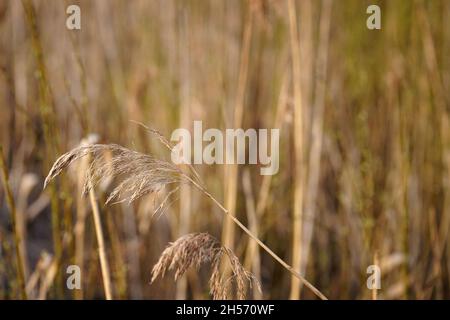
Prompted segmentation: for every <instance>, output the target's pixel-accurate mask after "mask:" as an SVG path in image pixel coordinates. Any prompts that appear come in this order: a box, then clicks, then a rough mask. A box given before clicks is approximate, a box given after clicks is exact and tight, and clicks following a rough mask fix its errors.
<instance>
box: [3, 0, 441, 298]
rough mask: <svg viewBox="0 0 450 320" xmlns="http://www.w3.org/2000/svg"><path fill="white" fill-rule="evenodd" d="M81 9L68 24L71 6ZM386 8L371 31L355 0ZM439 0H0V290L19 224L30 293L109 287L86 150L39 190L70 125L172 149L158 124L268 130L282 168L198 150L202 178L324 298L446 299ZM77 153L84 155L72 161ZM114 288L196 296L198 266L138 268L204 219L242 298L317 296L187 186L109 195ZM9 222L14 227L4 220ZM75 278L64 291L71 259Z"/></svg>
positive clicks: (202, 292)
mask: <svg viewBox="0 0 450 320" xmlns="http://www.w3.org/2000/svg"><path fill="white" fill-rule="evenodd" d="M70 4H78V5H79V6H80V8H81V30H68V29H67V28H66V26H65V23H66V18H67V14H66V8H67V6H68V5H70ZM370 4H377V5H379V6H380V8H381V20H382V29H381V30H369V29H368V28H367V27H366V19H367V17H368V16H369V15H368V14H366V9H367V7H368V6H369V5H370ZM449 21H450V1H445V0H430V1H420V0H390V1H375V0H373V1H364V0H361V1H360V0H339V1H337V0H334V1H330V0H321V1H310V0H302V1H294V2H293V3H291V4H289V2H288V1H284V0H280V1H275V0H272V1H271V0H253V1H244V0H242V1H234V0H231V1H218V0H212V1H199V0H198V1H193V0H192V1H191V0H189V1H172V0H167V1H156V0H154V1H150V0H149V1H142V0H133V1H124V0H120V1H119V0H113V1H105V0H96V1H56V0H51V1H43V0H39V1H29V0H24V1H12V0H1V1H0V67H1V69H0V144H1V145H2V147H3V156H4V159H5V169H6V170H5V171H7V173H8V174H9V185H10V187H11V190H12V194H13V198H14V202H15V208H16V213H17V221H16V228H13V225H12V220H11V214H10V211H11V210H10V206H8V205H7V201H6V200H7V196H6V193H5V188H4V186H3V185H2V187H1V188H0V243H1V246H0V299H14V298H19V297H20V296H21V294H20V290H21V289H20V285H19V284H18V274H17V266H16V261H17V259H16V251H15V241H14V239H15V238H14V234H15V233H16V234H18V235H19V236H20V237H21V238H22V239H23V241H22V245H21V247H22V252H23V257H22V258H23V261H24V262H25V282H26V291H27V293H28V297H29V298H33V299H38V298H39V299H94V298H99V299H102V298H103V297H104V292H103V286H102V281H101V272H100V264H99V260H98V252H97V243H96V238H95V232H94V225H93V219H92V215H91V207H90V204H89V202H88V200H87V199H86V198H84V197H81V185H82V182H83V181H82V179H83V177H84V175H83V174H82V173H83V172H84V171H83V170H84V169H85V165H86V164H85V163H84V164H83V162H79V163H77V164H76V165H74V166H72V168H71V169H70V170H69V171H68V172H66V173H65V174H63V175H62V176H61V177H60V178H58V179H57V181H56V183H52V185H51V186H50V187H49V188H48V189H46V190H44V191H43V190H42V186H43V181H44V179H45V176H46V175H47V173H48V170H49V169H50V167H51V165H52V164H53V162H54V161H55V160H56V158H57V157H58V156H59V155H60V154H62V153H63V152H66V151H68V150H70V149H72V148H74V147H76V146H78V145H79V144H80V143H81V141H82V140H83V139H84V140H86V139H87V140H91V141H92V140H96V141H98V142H101V143H117V144H121V145H123V146H126V147H128V148H131V149H134V150H138V151H141V152H145V153H151V154H153V155H156V156H157V157H161V158H165V159H170V155H169V154H168V152H167V150H165V149H164V147H163V146H161V145H160V143H159V142H158V141H155V139H154V138H152V137H151V136H150V135H148V133H147V132H145V130H142V128H141V127H140V126H138V125H136V124H134V123H133V122H130V120H135V121H139V122H142V123H145V124H146V125H148V126H150V127H152V128H155V129H158V130H160V131H161V132H162V133H163V134H165V135H166V136H167V137H170V134H171V132H172V131H173V130H174V129H176V128H180V127H183V128H188V129H191V128H192V125H193V121H194V120H202V121H203V125H204V127H208V128H219V129H221V130H224V129H225V128H244V129H246V128H256V129H258V128H280V130H281V131H280V134H281V138H280V170H279V172H278V174H276V175H274V176H266V177H263V176H261V175H260V174H259V167H258V166H255V165H240V166H238V167H235V169H230V168H227V167H226V166H223V165H199V166H196V168H197V170H198V171H199V173H200V175H201V177H202V180H203V181H204V183H205V185H206V186H207V187H208V190H209V191H210V192H211V193H212V194H214V196H215V197H217V198H218V199H219V200H220V201H221V202H222V203H223V204H224V205H225V206H226V207H227V208H228V209H229V210H230V211H232V212H233V213H234V214H235V215H236V216H237V217H238V218H239V219H240V220H241V221H242V222H243V223H244V224H245V225H248V226H249V227H250V229H252V231H254V232H255V233H256V234H257V235H258V236H259V237H260V238H261V239H262V240H263V241H264V242H265V243H266V244H267V245H268V246H269V247H271V248H272V249H273V250H274V251H275V252H276V253H277V254H278V255H280V256H281V257H282V258H283V259H284V260H285V261H287V262H288V263H289V264H292V265H293V266H294V267H295V268H296V269H297V270H300V271H301V273H302V274H304V275H305V277H306V278H307V279H308V280H309V281H311V282H312V283H313V284H314V285H315V286H316V287H317V288H319V290H321V291H322V292H323V293H324V294H325V295H326V296H327V297H329V298H333V299H371V298H373V297H374V296H373V294H374V293H373V292H372V291H371V290H369V289H368V288H367V286H366V280H367V278H368V276H369V275H368V274H367V273H366V271H367V267H368V266H370V265H372V264H376V265H378V266H380V268H381V277H382V278H381V285H382V288H381V290H379V291H378V295H377V298H379V299H448V298H450V246H449V245H448V239H449V227H450V190H449V178H450V175H449V174H450V171H449V170H450V153H449V151H450V129H449V123H448V120H449V118H448V117H449V101H450V100H449V99H450V73H449V71H450V59H449V57H450V28H449V26H448V22H449ZM83 166H84V167H83ZM113 186H114V181H111V182H110V183H106V184H102V185H101V186H100V187H99V188H97V190H96V192H97V196H98V198H99V201H100V209H101V217H102V223H103V228H104V233H105V238H106V250H107V258H108V261H109V264H110V266H111V273H112V284H113V296H114V298H116V299H153V298H162V299H169V298H179V299H183V298H190V299H209V298H210V297H209V294H208V283H207V282H208V277H209V268H208V266H204V267H202V268H201V269H200V270H198V271H196V270H191V271H189V272H188V274H187V275H186V276H185V277H183V279H181V280H179V281H177V282H174V281H173V277H172V275H171V274H169V275H168V276H166V277H165V278H163V279H159V280H157V281H156V282H155V283H153V284H152V285H150V284H149V280H150V272H151V268H152V266H153V265H154V263H155V262H156V261H157V260H158V257H159V255H160V254H161V252H162V251H163V249H164V248H165V246H166V245H167V244H168V242H170V241H174V240H175V239H177V238H178V237H179V236H181V235H183V234H187V233H189V232H209V233H211V234H212V235H214V236H215V237H217V238H218V239H222V241H223V242H224V244H226V245H227V246H229V247H230V248H232V249H233V250H234V251H235V253H236V254H237V256H238V257H239V258H240V260H241V262H242V263H243V264H244V265H245V266H246V267H247V268H248V269H249V270H251V271H252V272H253V273H254V274H255V275H256V276H257V277H258V278H259V279H260V281H261V284H262V289H263V292H262V295H261V294H260V293H258V292H257V291H254V290H253V289H251V292H250V296H249V298H264V299H270V298H272V299H287V298H304V299H314V298H315V296H314V294H312V293H311V292H310V291H309V290H307V289H306V288H302V287H301V286H300V285H299V284H298V283H296V281H292V278H291V275H290V274H289V272H287V271H286V270H285V269H283V268H282V267H281V266H280V265H279V264H278V263H276V262H275V261H274V260H273V259H272V258H271V257H270V256H269V255H267V254H266V253H265V252H264V251H259V249H257V250H255V249H254V244H252V242H251V241H250V240H249V238H248V237H247V236H246V235H245V234H243V233H242V232H241V231H240V230H239V229H235V228H232V227H230V225H229V223H227V222H226V220H225V219H224V217H223V215H222V214H221V212H220V211H219V210H218V208H217V207H215V206H214V204H213V203H211V201H209V200H208V199H205V197H204V196H202V195H200V194H199V193H198V192H196V191H194V190H189V189H184V188H183V190H182V191H181V193H180V194H179V199H178V201H176V202H175V203H173V204H172V205H171V206H170V207H169V208H168V209H167V211H166V213H165V214H164V215H163V216H161V217H160V218H158V219H152V212H153V210H154V208H155V205H156V206H157V205H158V204H159V203H158V199H155V198H154V197H151V196H148V197H143V198H141V199H140V200H139V201H136V202H135V203H133V204H132V205H125V204H122V205H121V204H119V205H113V206H104V205H102V203H103V202H104V201H102V200H104V199H105V196H106V194H107V192H108V191H110V190H111V188H112V187H113ZM14 229H15V230H16V232H13V230H14ZM71 264H77V265H79V266H80V267H81V270H82V289H81V290H68V289H67V288H66V279H67V276H68V275H67V274H66V267H67V266H68V265H71Z"/></svg>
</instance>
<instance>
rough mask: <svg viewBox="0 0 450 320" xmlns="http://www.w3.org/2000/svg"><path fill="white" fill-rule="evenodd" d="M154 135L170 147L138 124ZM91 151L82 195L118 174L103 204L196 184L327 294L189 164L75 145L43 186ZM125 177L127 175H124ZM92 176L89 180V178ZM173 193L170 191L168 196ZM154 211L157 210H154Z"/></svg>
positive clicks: (116, 149)
mask: <svg viewBox="0 0 450 320" xmlns="http://www.w3.org/2000/svg"><path fill="white" fill-rule="evenodd" d="M140 125H141V126H143V127H144V128H146V129H147V130H148V132H149V133H150V134H152V135H155V136H156V137H157V138H158V139H159V140H160V141H161V142H162V143H163V144H164V145H165V146H166V147H167V148H168V149H169V150H172V146H171V145H170V143H169V142H168V140H167V139H166V138H165V137H164V136H163V135H161V134H160V133H159V132H157V131H155V130H153V129H149V128H148V127H146V126H145V125H142V124H140ZM103 152H110V153H111V154H112V157H111V159H110V160H109V163H102V162H105V161H102V160H104V159H103ZM88 154H90V155H91V156H92V157H93V161H92V163H91V166H90V167H89V169H88V172H87V173H86V182H85V186H84V192H83V193H84V194H87V193H89V192H90V190H92V188H94V187H95V185H96V184H98V183H99V182H100V181H101V180H103V179H106V178H111V177H119V178H122V179H123V180H122V181H121V182H120V183H119V184H118V185H117V187H115V189H114V190H113V191H112V192H111V193H110V195H109V197H108V200H107V201H106V203H110V202H111V201H112V200H113V199H116V200H117V201H116V202H115V203H121V202H125V201H127V202H128V203H132V202H133V201H135V200H137V199H138V198H140V197H141V196H143V195H145V194H152V193H154V194H159V193H160V192H161V191H162V190H163V189H164V188H165V187H171V186H173V185H174V184H178V185H180V184H188V185H191V186H193V187H195V188H196V189H197V190H198V191H200V192H201V193H203V194H204V195H205V196H206V197H208V198H209V199H211V200H212V201H213V202H214V203H215V204H216V205H217V206H218V207H219V209H220V210H221V211H222V212H223V213H224V214H225V215H226V216H227V217H228V218H230V219H231V220H232V222H234V223H235V224H236V225H238V226H239V228H241V229H242V230H243V231H244V232H245V233H246V234H247V235H248V236H249V237H250V238H251V239H253V240H254V241H255V242H256V243H257V244H258V245H259V246H260V247H261V248H263V249H264V250H265V251H266V252H267V253H268V254H269V255H270V256H272V258H274V259H275V260H276V261H277V262H278V263H280V264H281V266H283V267H284V268H285V269H286V270H288V271H289V272H290V273H291V274H292V275H293V276H294V277H296V278H298V279H299V280H300V281H301V282H303V284H304V285H305V286H306V287H307V288H309V289H310V290H311V291H312V292H313V293H314V294H315V295H316V296H318V297H319V298H320V299H322V300H327V297H326V296H325V295H324V294H323V293H322V292H320V291H319V290H318V289H317V288H316V287H315V286H314V285H312V284H311V283H310V282H309V281H308V280H306V278H304V277H303V276H302V275H301V274H300V273H299V272H297V271H296V270H295V269H294V268H293V267H291V266H290V265H289V264H287V263H286V262H285V261H284V260H283V259H281V258H280V257H279V256H278V255H277V254H275V253H274V252H273V251H272V250H271V249H270V248H269V247H268V246H267V245H265V244H264V243H263V242H262V241H261V240H260V239H259V238H258V237H257V236H255V235H254V234H253V233H252V232H251V231H250V230H249V229H248V228H247V227H246V226H245V225H243V224H242V223H241V222H240V221H239V220H238V219H237V218H236V217H234V216H233V215H231V214H230V212H229V210H227V209H226V208H225V207H224V206H223V205H222V204H221V203H220V202H219V201H218V200H217V199H216V198H215V197H214V196H213V195H212V194H211V193H210V192H209V191H208V190H207V189H206V188H205V187H204V186H203V185H202V183H201V182H200V178H199V175H198V173H197V172H196V170H195V169H194V167H193V166H192V165H188V168H189V170H190V171H189V172H185V171H183V170H182V169H180V167H178V166H176V165H174V164H173V163H170V162H168V161H164V160H159V159H156V158H154V157H153V156H151V155H147V154H143V153H140V152H137V151H133V150H129V149H127V148H124V147H122V146H119V145H115V144H109V145H106V144H93V145H88V146H80V147H77V148H75V149H73V150H71V151H69V152H67V153H66V154H63V155H62V156H61V157H59V158H58V159H57V160H56V161H55V163H54V165H53V167H52V168H51V170H50V172H49V174H48V176H47V178H46V179H45V182H44V188H45V187H46V186H47V185H48V183H49V182H50V181H51V180H52V179H54V178H55V177H56V176H57V175H59V174H60V173H61V171H62V170H64V169H65V168H67V167H68V166H69V165H70V164H71V163H73V162H74V161H76V160H78V159H80V158H82V157H84V156H86V155H88ZM124 176H126V177H125V178H124ZM91 177H92V179H90V178H91ZM171 195H172V194H171V193H169V195H168V197H170V196H171ZM155 213H156V212H155Z"/></svg>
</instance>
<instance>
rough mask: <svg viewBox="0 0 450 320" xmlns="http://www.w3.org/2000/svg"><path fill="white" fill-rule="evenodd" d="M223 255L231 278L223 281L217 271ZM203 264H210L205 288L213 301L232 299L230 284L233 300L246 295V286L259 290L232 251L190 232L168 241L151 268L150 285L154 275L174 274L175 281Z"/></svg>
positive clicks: (255, 281)
mask: <svg viewBox="0 0 450 320" xmlns="http://www.w3.org/2000/svg"><path fill="white" fill-rule="evenodd" d="M224 256H226V257H227V258H228V262H229V264H230V267H231V271H232V276H231V277H229V278H228V279H224V278H223V276H222V274H221V272H220V265H221V262H222V259H223V257H224ZM205 263H210V264H211V267H212V272H211V277H210V279H209V286H210V294H211V295H212V297H213V299H216V300H217V299H221V300H223V299H229V298H232V297H233V294H232V287H233V284H234V285H235V288H236V297H237V298H238V299H241V300H242V299H245V298H246V296H247V284H248V285H249V286H252V285H256V286H257V288H258V289H259V290H260V291H261V287H260V285H259V282H258V281H257V280H256V278H255V277H254V276H253V274H252V273H250V272H248V271H247V270H245V269H244V267H243V266H242V265H241V263H240V262H239V259H238V258H237V257H236V255H235V254H234V253H233V251H232V250H230V249H229V248H226V247H224V246H222V245H220V243H219V241H217V239H216V238H214V237H213V236H211V235H210V234H208V233H191V234H187V235H185V236H182V237H181V238H179V239H177V240H176V241H175V242H171V243H170V244H169V245H168V247H167V248H166V249H165V250H164V251H163V253H162V254H161V257H160V258H159V260H158V262H157V263H156V264H155V266H154V267H153V270H152V279H151V282H153V281H154V280H155V279H156V278H157V277H158V276H161V277H164V275H165V273H166V271H168V270H173V271H175V281H176V280H177V279H178V278H180V277H181V276H182V275H183V274H184V273H185V272H186V271H187V270H188V269H189V268H190V267H192V266H194V267H196V268H197V269H198V268H199V267H200V266H201V265H203V264H205Z"/></svg>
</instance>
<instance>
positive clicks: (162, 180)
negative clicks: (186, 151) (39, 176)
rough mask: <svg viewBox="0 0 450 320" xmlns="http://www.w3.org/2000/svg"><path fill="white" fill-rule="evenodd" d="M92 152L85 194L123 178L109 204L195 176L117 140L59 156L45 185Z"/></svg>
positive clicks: (80, 148) (153, 191)
mask: <svg viewBox="0 0 450 320" xmlns="http://www.w3.org/2000/svg"><path fill="white" fill-rule="evenodd" d="M107 153H110V154H112V157H111V159H108V160H107V159H106V158H105V155H106V154H107ZM88 154H89V155H91V157H92V162H91V165H90V166H89V168H88V170H87V173H86V179H85V182H84V186H83V194H84V195H86V194H88V193H89V190H90V189H91V187H95V186H96V185H97V184H99V183H100V182H101V181H105V180H106V179H110V178H114V177H117V178H120V177H122V178H123V180H122V181H121V182H120V183H119V184H118V185H117V187H116V188H115V189H114V190H113V191H111V193H110V194H109V196H108V199H107V200H106V204H108V203H111V202H112V201H113V200H116V201H115V203H119V202H124V201H128V202H129V203H131V202H133V201H135V200H137V199H138V198H140V197H141V196H143V195H146V194H149V193H159V192H160V191H161V190H162V189H163V188H164V187H165V186H167V185H171V184H175V183H185V182H189V181H190V180H191V178H190V177H189V176H188V175H186V174H185V173H184V172H183V171H181V170H180V169H179V168H178V167H176V166H175V165H173V164H171V163H170V162H167V161H161V160H158V159H155V158H154V157H152V156H150V155H146V154H143V153H140V152H136V151H132V150H129V149H126V148H124V147H121V146H119V145H115V144H109V145H105V144H93V145H88V146H80V147H77V148H75V149H73V150H71V151H69V152H67V153H65V154H64V155H62V156H61V157H59V158H58V160H56V162H55V163H54V165H53V167H52V168H51V169H50V172H49V174H48V176H47V178H46V179H45V182H44V188H45V187H46V186H47V185H48V183H49V182H50V181H51V180H52V179H54V178H55V177H56V176H57V175H59V174H60V173H61V171H62V170H64V169H65V168H67V167H68V166H69V165H70V164H72V163H73V162H74V161H76V160H78V159H80V158H82V157H84V156H86V155H88ZM89 177H90V179H89ZM90 181H92V183H90Z"/></svg>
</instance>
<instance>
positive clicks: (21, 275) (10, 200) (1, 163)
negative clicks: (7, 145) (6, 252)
mask: <svg viewBox="0 0 450 320" xmlns="http://www.w3.org/2000/svg"><path fill="white" fill-rule="evenodd" d="M0 169H1V171H2V183H3V189H4V190H5V194H6V202H7V204H8V207H9V211H10V213H11V223H12V227H13V233H14V242H15V243H14V244H15V247H16V263H17V281H18V283H19V287H20V291H21V297H22V299H24V300H26V299H27V292H26V289H25V272H24V268H23V266H24V262H23V261H22V258H23V256H22V252H21V249H20V248H21V242H22V239H21V237H20V234H19V231H18V230H17V223H16V221H17V217H16V206H15V203H14V197H13V195H12V191H11V188H10V186H9V177H8V170H7V168H6V162H5V158H4V155H3V147H2V146H1V145H0Z"/></svg>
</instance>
